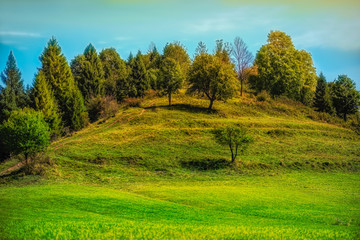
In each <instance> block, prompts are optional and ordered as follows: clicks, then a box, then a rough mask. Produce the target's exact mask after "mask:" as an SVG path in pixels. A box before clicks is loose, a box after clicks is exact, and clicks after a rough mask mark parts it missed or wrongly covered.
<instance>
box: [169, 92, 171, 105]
mask: <svg viewBox="0 0 360 240" xmlns="http://www.w3.org/2000/svg"><path fill="white" fill-rule="evenodd" d="M169 106H171V93H169Z"/></svg>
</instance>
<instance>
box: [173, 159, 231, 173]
mask: <svg viewBox="0 0 360 240" xmlns="http://www.w3.org/2000/svg"><path fill="white" fill-rule="evenodd" d="M180 164H181V166H182V167H183V168H187V169H190V170H198V171H207V170H218V169H224V168H227V167H229V166H230V165H231V162H229V161H228V160H226V159H224V158H220V159H210V158H204V159H190V160H185V161H182V162H180Z"/></svg>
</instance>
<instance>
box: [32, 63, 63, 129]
mask: <svg viewBox="0 0 360 240" xmlns="http://www.w3.org/2000/svg"><path fill="white" fill-rule="evenodd" d="M33 98H34V99H33V103H34V108H35V110H37V111H41V112H42V113H43V114H44V119H45V121H46V122H47V123H48V124H49V127H50V129H51V135H52V136H58V135H59V134H60V129H61V126H60V124H61V118H60V115H59V109H58V106H57V103H56V101H55V98H54V95H53V94H52V92H51V90H50V87H49V85H48V83H47V82H46V79H45V75H44V73H43V71H41V70H40V71H39V73H38V74H37V75H36V78H35V82H34V89H33Z"/></svg>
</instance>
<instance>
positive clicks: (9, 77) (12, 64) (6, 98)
mask: <svg viewBox="0 0 360 240" xmlns="http://www.w3.org/2000/svg"><path fill="white" fill-rule="evenodd" d="M1 80H2V82H3V84H4V85H5V87H4V88H1V87H0V122H2V121H3V120H5V119H7V118H8V117H9V116H10V113H11V111H13V110H18V109H20V108H22V107H24V106H25V105H26V98H25V90H24V86H23V81H22V79H21V73H20V70H19V68H18V67H17V64H16V59H15V56H14V54H13V52H12V51H10V53H9V57H8V61H7V63H6V67H5V70H4V71H3V72H2V73H1Z"/></svg>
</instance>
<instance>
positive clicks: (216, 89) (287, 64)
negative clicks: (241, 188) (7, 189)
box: [0, 31, 360, 153]
mask: <svg viewBox="0 0 360 240" xmlns="http://www.w3.org/2000/svg"><path fill="white" fill-rule="evenodd" d="M39 59H40V61H41V67H40V68H39V69H38V72H37V73H36V76H35V79H34V83H33V86H32V87H30V88H26V89H25V88H24V86H23V80H22V78H21V73H20V70H19V69H18V67H17V64H16V60H15V57H14V54H13V52H12V51H11V52H10V54H9V57H8V61H7V64H6V68H5V69H4V71H3V72H2V74H1V79H2V82H3V84H4V85H5V86H4V87H0V123H2V124H1V125H0V134H1V135H2V140H0V151H2V152H7V153H14V152H21V151H23V150H14V149H12V148H13V146H12V145H16V143H14V142H11V138H6V137H3V136H5V134H6V136H10V135H11V131H10V130H9V129H11V126H13V128H16V127H15V125H14V124H13V123H14V122H15V121H30V122H33V124H34V126H37V128H38V129H47V131H49V134H40V133H36V134H35V133H32V134H33V135H34V136H35V135H37V136H42V137H43V138H45V140H44V141H42V142H43V143H44V144H45V143H48V142H49V141H48V140H49V139H50V137H57V136H60V135H64V134H65V133H66V132H69V131H76V130H79V129H81V128H83V127H84V126H85V125H86V124H87V123H88V122H89V121H96V120H97V119H98V118H99V117H100V116H101V111H107V110H104V109H105V108H107V107H109V105H111V104H113V105H114V104H115V105H116V103H120V102H122V101H123V100H124V99H126V98H142V97H144V96H145V95H146V92H147V91H148V90H149V89H153V90H156V91H157V92H158V93H159V94H161V95H166V96H167V97H168V102H169V105H171V103H172V95H173V94H174V93H176V92H178V91H179V89H182V88H186V90H187V91H186V92H187V93H188V94H196V95H199V96H202V97H206V98H208V100H209V109H212V107H213V103H214V102H215V101H216V100H227V99H230V98H232V97H234V96H235V94H236V93H240V96H242V95H243V92H244V88H245V87H244V86H245V85H248V87H249V89H250V90H252V91H253V92H254V93H255V94H258V93H262V92H264V91H266V92H268V93H269V94H270V95H271V96H272V97H277V96H286V97H288V98H290V99H293V100H296V101H300V102H302V103H304V104H305V105H309V106H313V107H315V109H316V110H317V111H321V112H327V113H329V114H333V115H335V114H336V115H338V116H340V117H342V118H343V119H344V120H345V121H346V119H347V115H349V114H353V113H356V112H357V111H358V107H359V100H360V94H359V92H358V91H356V88H355V83H354V81H352V80H351V79H350V78H348V77H347V76H346V75H340V76H339V77H338V79H336V80H335V81H334V82H330V83H327V82H326V80H325V77H324V76H323V74H320V76H317V75H316V70H315V67H314V65H313V61H312V57H311V54H310V53H308V52H306V51H305V50H297V49H296V48H295V47H294V45H293V43H292V40H291V38H290V36H288V35H286V34H285V33H283V32H280V31H272V32H270V33H269V35H268V41H267V44H265V45H263V46H262V47H261V48H260V50H259V51H258V52H257V54H256V56H255V58H254V56H253V55H252V54H251V52H250V51H249V50H248V48H247V45H246V44H245V42H244V41H243V40H242V39H241V38H239V37H236V38H235V40H234V42H233V43H228V42H224V41H223V40H217V41H216V47H215V49H214V50H213V52H212V53H209V51H208V49H207V47H206V45H205V43H203V42H199V44H198V46H197V48H196V51H195V55H194V57H193V59H191V58H190V57H189V54H188V53H187V50H186V48H185V47H184V46H183V45H182V44H181V43H180V42H173V43H168V44H167V45H166V46H165V47H164V49H163V53H162V54H160V53H159V51H158V50H157V48H156V46H155V44H153V43H152V44H151V45H150V47H149V50H148V52H147V53H146V54H142V53H141V52H140V51H139V52H138V53H137V54H136V55H135V56H133V55H132V53H130V55H129V57H128V59H126V60H124V59H122V58H121V57H120V55H119V54H118V53H117V52H116V50H115V49H114V48H107V49H104V50H102V51H101V52H100V53H99V54H98V53H97V51H96V49H95V47H94V46H93V45H92V44H89V45H88V46H87V47H86V48H85V50H84V52H83V53H82V54H80V55H78V56H76V57H74V59H72V60H71V62H70V64H69V63H68V62H67V60H66V58H65V56H64V54H63V53H62V51H61V47H60V45H59V43H58V42H57V40H56V39H55V38H54V37H53V38H51V39H50V40H49V41H48V43H47V45H46V46H45V48H44V50H43V52H42V54H41V55H40V57H39ZM19 119H20V120H19ZM21 119H22V120H21ZM34 119H37V120H34ZM34 121H35V122H36V121H38V123H36V124H35V122H34ZM39 121H40V123H39ZM39 124H40V125H44V127H43V128H41V127H39ZM17 126H18V127H19V126H21V124H18V125H17ZM29 126H30V125H29V124H25V125H24V126H23V127H24V128H26V127H29ZM14 131H15V130H14ZM17 131H19V133H18V135H19V136H20V135H21V131H24V132H26V131H25V130H24V129H22V130H21V131H20V130H19V129H17ZM44 131H45V130H44ZM29 132H31V131H30V130H29ZM35 132H36V131H35ZM29 134H30V133H29ZM30 135H31V134H30ZM14 136H15V135H14ZM19 136H16V137H14V139H15V138H18V137H19ZM48 138H49V139H48ZM7 139H10V140H7ZM46 139H47V140H46ZM13 141H15V140H13ZM33 143H34V142H33ZM33 143H27V144H28V145H35V144H33ZM25 145H26V144H25ZM25 148H26V146H25Z"/></svg>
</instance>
